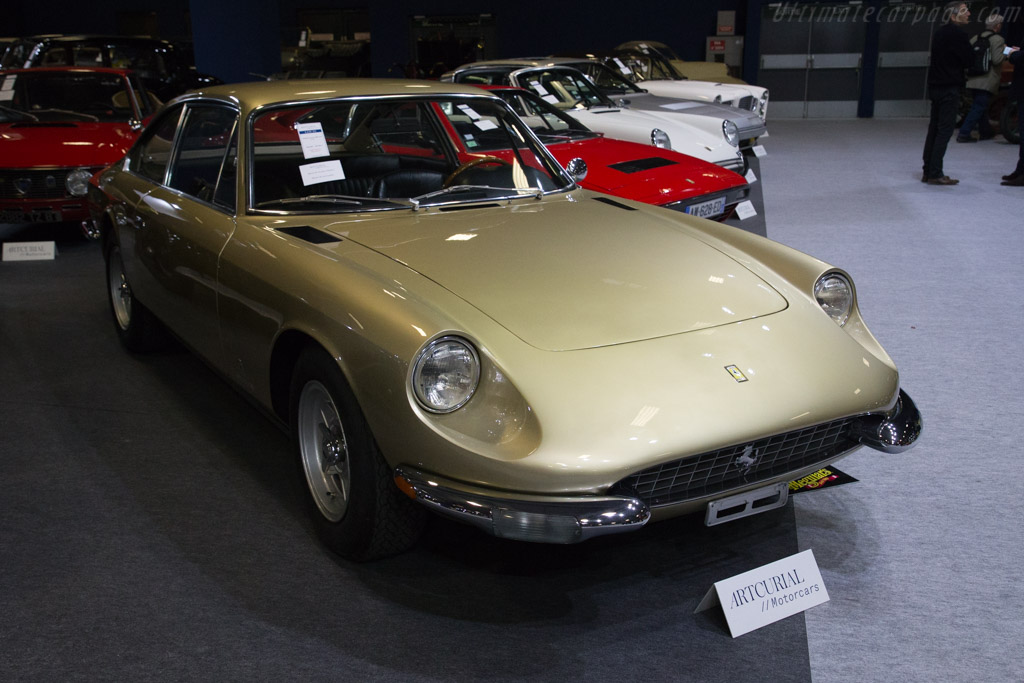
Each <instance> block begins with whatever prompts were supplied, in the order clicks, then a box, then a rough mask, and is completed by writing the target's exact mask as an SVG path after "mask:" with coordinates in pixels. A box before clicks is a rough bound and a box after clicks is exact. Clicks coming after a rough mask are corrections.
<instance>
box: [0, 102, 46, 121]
mask: <svg viewBox="0 0 1024 683" xmlns="http://www.w3.org/2000/svg"><path fill="white" fill-rule="evenodd" d="M0 112H2V113H3V115H10V116H12V117H13V120H14V121H38V120H39V118H38V117H36V116H32V114H29V113H28V112H27V111H21V110H20V109H15V108H13V107H5V106H3V105H2V104H0Z"/></svg>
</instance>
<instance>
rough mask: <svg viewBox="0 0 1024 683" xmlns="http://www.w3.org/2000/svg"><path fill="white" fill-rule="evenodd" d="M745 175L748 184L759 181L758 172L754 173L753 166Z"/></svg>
mask: <svg viewBox="0 0 1024 683" xmlns="http://www.w3.org/2000/svg"><path fill="white" fill-rule="evenodd" d="M743 177H744V178H746V179H747V184H748V185H753V184H754V183H756V182H757V174H755V173H754V169H752V168H748V169H747V174H746V175H745V176H743Z"/></svg>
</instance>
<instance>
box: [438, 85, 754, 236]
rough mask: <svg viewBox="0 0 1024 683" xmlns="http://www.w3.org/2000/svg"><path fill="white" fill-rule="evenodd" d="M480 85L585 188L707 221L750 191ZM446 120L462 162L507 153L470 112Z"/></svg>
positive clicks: (724, 174) (518, 95)
mask: <svg viewBox="0 0 1024 683" xmlns="http://www.w3.org/2000/svg"><path fill="white" fill-rule="evenodd" d="M482 87H483V88H484V89H485V90H488V91H490V92H491V93H492V94H494V95H498V96H499V97H501V98H502V99H503V100H505V101H506V102H508V104H509V105H511V107H512V109H514V110H515V112H516V113H517V114H519V116H520V118H522V119H523V120H524V121H525V122H526V123H527V125H529V126H530V128H531V129H532V130H533V132H534V133H536V134H537V136H538V137H539V138H540V140H541V142H543V143H544V145H545V146H546V147H547V148H548V151H550V152H551V154H552V155H553V156H554V157H555V158H556V159H557V160H558V162H559V163H560V164H562V166H563V167H565V168H566V169H567V170H568V171H569V172H570V174H572V175H573V176H574V177H575V178H576V182H577V183H578V184H579V185H580V186H582V187H584V188H586V189H588V190H595V191H597V192H604V193H605V194H610V195H615V196H617V197H624V198H626V199H634V200H636V201H639V202H645V203H647V204H655V205H657V206H663V207H665V208H669V209H674V210H677V211H682V212H685V213H688V214H691V215H694V216H700V217H702V218H712V219H715V220H724V219H725V218H728V217H729V216H730V215H732V212H733V210H734V209H735V207H736V205H737V204H739V203H740V202H741V201H743V200H745V199H746V198H747V196H748V194H749V193H750V188H749V186H748V185H747V181H746V180H745V179H744V178H743V176H741V175H739V174H738V173H733V172H732V171H730V170H728V169H724V168H722V167H721V166H716V165H715V164H711V163H708V162H706V161H702V160H700V159H696V158H694V157H691V156H687V155H685V154H680V153H678V152H673V151H671V150H667V149H661V148H658V147H654V146H652V145H641V144H638V143H635V142H626V141H624V140H613V139H610V138H606V137H603V135H602V134H601V133H597V132H594V131H592V130H590V129H589V128H587V127H586V126H584V125H583V124H581V123H579V122H578V121H576V120H575V119H573V118H572V117H570V116H567V115H566V114H564V113H562V112H561V111H559V110H558V109H557V108H555V107H553V106H551V105H550V104H548V103H547V102H545V101H544V100H542V99H541V98H540V97H539V96H537V95H536V94H534V93H532V92H529V91H527V90H522V89H520V88H511V87H506V86H482ZM446 113H447V112H446ZM446 119H447V122H448V123H449V124H450V125H451V130H449V131H448V132H449V135H450V137H452V138H453V140H454V141H455V142H456V145H457V146H458V147H459V156H460V157H462V158H463V161H470V160H472V159H473V157H477V158H486V157H497V158H499V159H504V158H505V157H509V156H510V155H511V144H510V143H509V141H508V140H502V139H501V138H500V136H497V135H495V134H493V133H492V132H491V130H490V129H489V128H488V126H487V123H486V122H485V121H483V122H482V121H481V120H474V119H473V116H472V113H471V112H469V113H467V112H465V111H462V112H451V113H449V114H448V116H447V117H446ZM577 159H582V160H583V161H584V162H585V163H586V166H585V170H582V169H583V167H580V166H578V165H577V164H578V162H577V163H573V161H574V160H577ZM581 170H582V172H581Z"/></svg>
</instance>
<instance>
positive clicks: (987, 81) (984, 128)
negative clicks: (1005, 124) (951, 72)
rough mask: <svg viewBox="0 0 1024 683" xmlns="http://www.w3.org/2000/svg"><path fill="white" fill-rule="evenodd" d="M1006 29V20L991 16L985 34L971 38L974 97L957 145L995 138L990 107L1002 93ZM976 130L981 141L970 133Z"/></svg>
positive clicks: (970, 84)
mask: <svg viewBox="0 0 1024 683" xmlns="http://www.w3.org/2000/svg"><path fill="white" fill-rule="evenodd" d="M1002 29H1003V17H1002V16H1001V15H999V14H990V15H989V16H988V18H986V19H985V30H984V31H982V32H981V33H979V34H978V35H976V36H974V37H973V38H971V46H972V47H973V49H974V63H973V64H972V65H971V66H969V67H967V76H968V79H967V93H968V94H969V95H970V96H971V110H970V111H969V112H967V116H966V117H964V122H963V124H961V126H960V132H959V133H958V134H957V136H956V141H957V142H977V141H978V140H990V139H991V138H994V137H995V136H996V131H995V129H993V128H992V123H991V122H990V121H989V119H988V105H989V103H990V102H992V98H993V97H994V96H995V94H996V93H997V92H998V91H999V80H1000V72H1001V71H1002V64H1003V60H1004V59H1006V55H1004V54H1003V48H1005V47H1006V41H1005V40H1003V37H1002V36H1001V35H999V32H1000V31H1001V30H1002ZM975 128H977V129H978V137H977V138H975V137H974V136H973V135H972V134H971V133H972V131H973V130H974V129H975Z"/></svg>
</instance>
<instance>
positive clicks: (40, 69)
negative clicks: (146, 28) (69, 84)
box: [0, 66, 131, 76]
mask: <svg viewBox="0 0 1024 683" xmlns="http://www.w3.org/2000/svg"><path fill="white" fill-rule="evenodd" d="M53 72H63V73H67V72H76V73H82V72H86V73H101V74H117V75H118V76H128V74H130V73H131V69H114V68H112V67H108V66H36V67H32V68H30V69H4V70H3V71H0V76H14V75H17V74H45V73H53Z"/></svg>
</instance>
